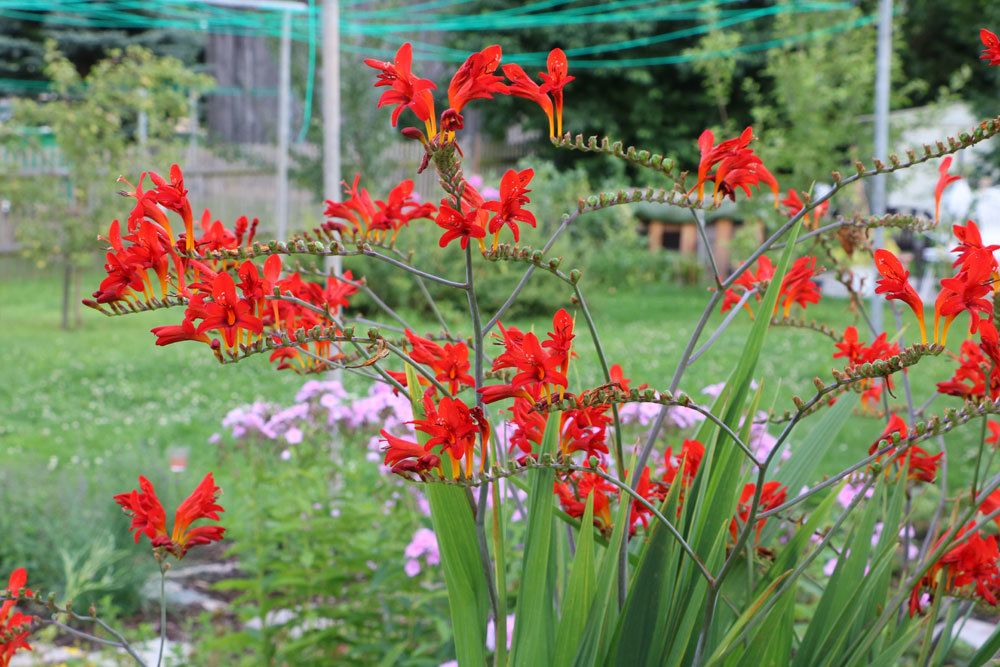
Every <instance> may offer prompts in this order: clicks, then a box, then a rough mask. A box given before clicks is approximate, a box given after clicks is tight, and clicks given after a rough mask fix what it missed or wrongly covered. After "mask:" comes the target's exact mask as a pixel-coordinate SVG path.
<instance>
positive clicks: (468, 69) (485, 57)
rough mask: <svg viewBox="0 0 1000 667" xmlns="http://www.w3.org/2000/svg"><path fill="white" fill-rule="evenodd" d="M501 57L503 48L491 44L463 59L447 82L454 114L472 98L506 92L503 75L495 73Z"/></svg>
mask: <svg viewBox="0 0 1000 667" xmlns="http://www.w3.org/2000/svg"><path fill="white" fill-rule="evenodd" d="M501 57H503V49H501V48H500V46H499V45H497V44H493V45H491V46H487V47H486V48H485V49H483V50H482V51H479V52H478V53H473V54H472V55H470V56H469V57H468V58H466V59H465V62H464V63H462V66H461V67H459V68H458V71H457V72H455V74H454V76H452V77H451V83H449V84H448V105H449V106H450V107H451V109H452V110H454V111H455V113H456V114H460V113H462V109H463V108H465V105H466V104H468V103H469V102H471V101H472V100H478V99H487V100H492V99H493V95H494V94H499V95H506V94H508V92H509V91H508V89H507V84H505V83H504V82H503V77H502V76H499V75H498V74H496V73H495V72H496V70H497V68H498V67H499V66H500V59H501Z"/></svg>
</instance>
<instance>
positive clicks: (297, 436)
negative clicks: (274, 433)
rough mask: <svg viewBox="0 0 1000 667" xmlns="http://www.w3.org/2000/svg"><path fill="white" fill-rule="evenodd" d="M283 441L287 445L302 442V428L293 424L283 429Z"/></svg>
mask: <svg viewBox="0 0 1000 667" xmlns="http://www.w3.org/2000/svg"><path fill="white" fill-rule="evenodd" d="M285 441H286V442H288V444H289V445H297V444H299V443H300V442H302V429H300V428H297V427H295V426H293V427H292V428H290V429H288V430H287V431H285Z"/></svg>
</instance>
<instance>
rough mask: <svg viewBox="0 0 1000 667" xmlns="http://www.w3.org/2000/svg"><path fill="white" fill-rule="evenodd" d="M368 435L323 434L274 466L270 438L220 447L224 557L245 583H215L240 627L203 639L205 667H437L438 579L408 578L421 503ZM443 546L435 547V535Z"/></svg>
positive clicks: (442, 635)
mask: <svg viewBox="0 0 1000 667" xmlns="http://www.w3.org/2000/svg"><path fill="white" fill-rule="evenodd" d="M368 437H370V436H369V435H368V434H355V433H351V432H349V431H341V432H340V433H338V434H336V435H335V436H334V438H333V439H332V440H331V438H330V432H329V430H327V428H326V426H325V425H323V426H319V425H317V426H315V427H311V428H310V429H309V430H307V431H306V432H305V439H304V441H303V442H301V443H300V444H298V445H296V446H295V447H293V448H290V451H291V456H290V458H289V459H288V460H286V461H282V460H280V459H279V454H280V450H281V447H280V446H278V445H277V444H276V443H274V442H273V441H269V440H267V439H265V438H260V437H258V438H253V437H251V438H245V439H243V440H241V441H239V442H237V443H235V445H234V444H229V443H224V444H223V445H222V447H223V452H224V453H223V462H222V465H223V468H224V469H226V470H228V471H231V472H229V473H225V474H224V477H222V479H221V481H220V484H221V485H222V486H224V488H225V490H226V495H225V499H224V502H225V504H226V508H227V513H226V515H225V525H226V527H227V529H228V532H227V534H226V538H227V539H226V544H228V545H229V546H230V549H229V555H231V556H233V557H236V558H237V559H238V562H239V568H240V572H241V576H240V577H238V578H234V579H227V580H224V581H222V582H220V583H219V584H217V586H216V589H217V590H218V591H219V592H222V593H223V594H225V595H226V596H227V597H230V596H231V597H232V598H233V602H232V606H231V609H230V611H231V613H233V614H234V615H235V616H236V618H237V621H238V622H237V623H236V625H237V626H239V625H243V624H246V623H248V622H252V625H250V626H247V627H244V628H243V629H241V630H236V629H234V630H232V631H230V632H227V633H224V634H222V635H221V636H213V635H214V634H215V633H214V631H213V632H212V633H205V634H204V635H203V636H202V637H200V639H201V642H200V644H199V646H200V648H199V662H198V664H203V665H222V664H225V665H303V666H307V665H317V666H319V665H328V664H330V660H331V656H336V662H337V664H343V665H373V664H379V661H380V660H383V659H385V658H387V657H388V656H396V658H395V659H394V660H393V661H392V664H398V665H414V666H431V665H433V666H436V665H438V664H439V663H440V662H442V661H443V660H444V659H445V656H446V655H447V654H448V648H447V647H449V646H450V643H451V641H450V640H451V637H452V628H451V626H450V625H449V624H448V623H446V622H444V621H443V617H444V615H445V614H446V606H447V598H446V595H447V594H446V591H445V589H444V587H443V586H442V585H441V583H440V582H439V581H437V574H438V573H437V571H436V570H433V569H432V570H429V571H426V572H424V573H421V574H420V575H418V576H416V577H412V578H411V577H408V576H407V575H406V574H405V573H404V571H403V567H402V566H403V562H404V559H403V552H404V550H405V549H406V545H407V543H408V541H409V540H410V537H411V536H412V535H413V533H414V531H415V530H416V529H417V528H419V527H420V526H421V521H420V519H419V516H420V513H419V510H418V507H417V502H416V495H415V494H414V493H413V492H411V489H409V488H406V487H402V486H401V485H400V484H399V483H398V482H397V481H396V480H394V479H392V478H390V477H387V476H385V475H384V474H383V473H382V472H381V471H380V469H379V467H378V466H377V465H375V464H373V463H372V462H371V461H369V460H366V458H365V453H366V447H365V441H366V440H367V438H368ZM439 539H440V538H439Z"/></svg>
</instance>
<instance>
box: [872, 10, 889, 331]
mask: <svg viewBox="0 0 1000 667" xmlns="http://www.w3.org/2000/svg"><path fill="white" fill-rule="evenodd" d="M891 72H892V0H879V8H878V44H877V47H876V51H875V155H876V156H877V157H878V158H879V159H880V160H882V161H883V162H886V163H888V154H889V83H890V77H891ZM886 176H887V175H886V174H877V175H876V176H875V177H873V178H872V189H871V212H872V215H882V214H884V213H885V209H886ZM884 237H885V233H884V232H883V230H882V228H881V227H876V228H875V234H874V244H875V247H876V248H879V247H881V246H882V244H883V242H884ZM882 308H883V303H882V299H880V298H879V297H877V296H875V295H872V309H871V311H872V325H873V326H874V328H875V331H876V332H881V331H883V330H884V327H883V313H882Z"/></svg>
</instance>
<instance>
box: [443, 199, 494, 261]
mask: <svg viewBox="0 0 1000 667" xmlns="http://www.w3.org/2000/svg"><path fill="white" fill-rule="evenodd" d="M487 218H489V211H487V210H486V209H485V208H473V209H471V210H469V211H468V212H467V213H463V212H462V211H459V210H457V209H455V208H452V207H451V205H450V204H448V202H447V200H445V199H442V200H441V205H440V206H439V207H438V215H437V218H436V219H435V220H434V222H436V223H437V226H438V227H440V228H441V229H443V230H445V231H444V234H442V235H441V239H440V241H439V242H438V245H440V246H441V247H442V248H444V247H446V246H447V245H448V244H449V243H451V242H452V241H455V240H458V241H459V244H460V245H461V246H462V250H465V249H466V248H468V247H469V239H478V240H479V249H480V250H482V251H483V252H485V251H486V246H485V244H484V243H483V239H484V238H485V237H486V220H487Z"/></svg>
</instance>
